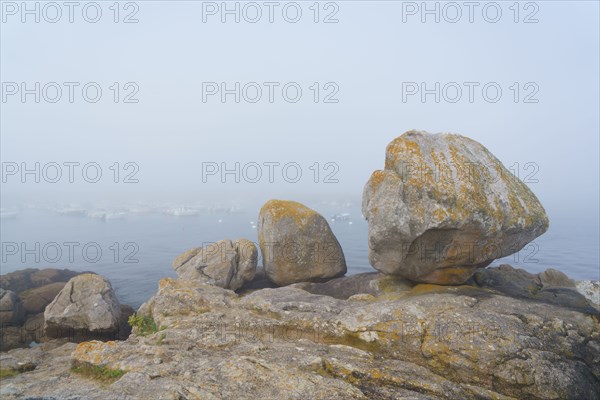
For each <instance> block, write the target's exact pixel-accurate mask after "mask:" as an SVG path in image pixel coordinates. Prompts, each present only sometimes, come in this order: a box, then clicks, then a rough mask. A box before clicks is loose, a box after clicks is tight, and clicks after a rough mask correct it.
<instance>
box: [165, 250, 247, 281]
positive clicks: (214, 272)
mask: <svg viewBox="0 0 600 400" xmlns="http://www.w3.org/2000/svg"><path fill="white" fill-rule="evenodd" d="M257 262H258V250H257V249H256V245H254V243H252V242H251V241H250V240H247V239H239V240H236V241H235V242H232V241H231V240H228V239H226V240H221V241H218V242H216V243H211V244H209V245H207V246H205V247H198V248H195V249H192V250H188V251H186V252H185V253H183V254H182V255H180V256H179V257H177V258H176V259H175V260H174V261H173V269H174V270H175V272H176V273H177V275H178V276H179V277H180V278H181V279H188V280H199V281H201V282H203V283H206V284H210V285H215V286H218V287H222V288H224V289H231V290H237V289H239V288H241V287H242V286H243V285H244V284H245V283H247V282H250V281H251V280H252V279H253V278H254V275H255V274H256V264H257Z"/></svg>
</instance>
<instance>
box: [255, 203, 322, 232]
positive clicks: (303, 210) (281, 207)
mask: <svg viewBox="0 0 600 400" xmlns="http://www.w3.org/2000/svg"><path fill="white" fill-rule="evenodd" d="M267 212H268V213H269V214H270V215H271V218H272V219H273V222H277V221H278V220H280V219H282V218H291V219H292V220H293V221H294V223H295V224H296V225H298V226H300V227H303V226H305V225H306V224H307V223H308V222H309V221H310V220H311V219H312V218H313V217H314V216H315V215H318V214H317V212H316V211H315V210H313V209H311V208H308V207H306V206H305V205H303V204H300V203H298V202H295V201H288V200H269V201H267V202H266V203H265V205H264V206H263V207H262V208H261V210H260V215H261V216H263V215H264V214H265V213H267Z"/></svg>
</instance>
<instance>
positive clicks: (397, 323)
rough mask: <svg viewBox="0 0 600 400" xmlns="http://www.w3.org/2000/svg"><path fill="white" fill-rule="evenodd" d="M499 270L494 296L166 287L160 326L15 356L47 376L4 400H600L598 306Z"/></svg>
mask: <svg viewBox="0 0 600 400" xmlns="http://www.w3.org/2000/svg"><path fill="white" fill-rule="evenodd" d="M491 270H492V274H493V276H490V277H488V278H489V279H485V280H482V281H481V282H482V284H484V286H483V287H482V286H480V285H479V284H478V283H477V282H476V280H475V279H472V280H470V281H469V283H468V284H465V285H461V286H442V285H433V284H415V283H410V282H406V281H404V280H402V279H400V278H398V277H393V276H386V275H384V274H381V273H376V272H374V273H370V274H362V275H361V276H358V277H354V276H350V277H343V278H338V279H334V280H330V281H328V282H325V283H310V284H308V286H307V289H310V290H313V291H315V292H317V291H319V292H321V293H325V292H328V291H332V290H337V288H345V292H344V294H343V296H338V298H334V297H332V296H329V295H323V294H314V293H309V292H307V291H306V290H303V289H300V286H301V284H300V283H299V284H297V285H289V286H285V287H279V288H267V289H260V290H255V291H253V292H249V293H248V294H246V295H239V294H238V293H235V292H233V291H231V290H226V289H223V288H219V287H217V286H214V285H206V284H204V283H202V282H201V281H199V280H182V279H163V280H161V282H160V284H159V290H158V293H156V294H155V295H154V296H153V297H152V298H151V299H150V300H149V301H148V302H146V303H145V304H144V305H143V306H142V307H141V308H140V310H139V311H138V314H139V315H140V316H144V317H145V318H146V319H147V320H148V321H151V322H152V323H153V326H154V327H155V329H153V330H150V331H146V332H144V333H143V334H142V333H141V332H140V334H137V333H136V334H133V335H131V336H130V337H129V338H128V339H127V340H125V341H122V342H100V341H95V340H94V341H87V342H83V343H80V344H78V345H77V346H76V347H75V346H74V345H72V344H66V345H62V346H59V347H56V345H53V346H52V347H50V348H51V350H49V351H50V352H52V354H53V357H54V358H50V357H44V356H43V354H44V353H43V352H42V353H39V354H38V350H37V349H31V350H27V351H26V350H18V351H12V352H10V353H9V354H8V355H6V356H3V358H2V361H3V363H5V365H7V366H9V368H17V367H18V366H19V365H21V364H23V363H27V362H34V363H35V364H36V365H37V367H36V368H35V369H34V370H33V371H29V372H25V373H22V374H20V375H16V376H14V377H12V378H9V379H7V380H6V381H5V382H3V390H5V392H3V396H4V397H6V398H7V399H17V398H24V397H44V398H50V397H53V398H73V397H81V398H88V399H102V400H106V399H148V398H166V399H171V398H173V399H175V398H202V399H218V398H264V399H276V398H282V397H283V398H286V399H287V398H289V399H305V398H323V399H324V398H327V399H390V400H391V399H397V398H411V399H423V400H424V399H428V400H432V399H448V398H451V399H467V400H468V399H473V400H474V399H506V400H509V399H522V398H527V399H573V400H575V399H590V400H598V399H600V391H598V388H599V387H600V385H599V382H600V329H599V328H600V317H599V315H600V311H598V310H597V309H595V308H593V307H592V308H586V307H579V306H577V304H578V302H579V300H581V301H583V302H584V303H585V301H586V300H585V298H584V297H583V296H582V295H579V294H578V293H577V292H575V291H573V288H572V287H571V286H562V285H564V284H566V285H570V282H568V281H565V280H564V279H554V280H553V284H552V285H547V286H546V287H545V289H544V284H543V283H542V281H543V280H544V279H546V278H547V275H550V276H554V277H558V278H560V276H558V275H557V274H556V273H555V272H552V271H550V272H548V273H542V274H536V275H532V274H529V275H526V274H523V273H521V272H520V270H517V269H514V268H512V267H511V268H509V267H508V266H504V267H502V268H492V269H491ZM478 273H479V271H478ZM515 274H519V275H520V276H521V278H520V282H521V283H523V285H522V284H518V285H516V286H517V287H520V288H521V289H525V288H526V287H527V285H525V282H529V283H530V284H532V285H534V286H535V287H536V289H535V290H537V291H541V290H555V292H554V293H555V297H556V299H555V300H550V299H549V298H547V297H545V296H541V297H538V298H529V297H526V296H520V295H517V294H518V293H522V292H519V290H517V289H516V288H513V289H514V290H513V292H508V291H507V290H505V288H504V286H505V285H504V282H506V281H507V280H510V279H512V278H511V277H513V276H514V275H515ZM561 282H562V283H561ZM556 289H564V291H563V290H558V291H557V290H556ZM567 291H569V292H568V293H567ZM332 293H333V292H332ZM509 293H513V294H509ZM564 296H566V297H564ZM577 296H579V297H578V298H577ZM563 298H564V299H575V300H576V301H575V302H574V303H570V304H567V305H562V304H561V301H560V300H561V299H563ZM568 301H570V300H568ZM581 304H583V303H581ZM70 352H72V353H71V354H70V357H69V356H68V354H69V353H70ZM32 354H36V355H35V357H32V356H31V355H32ZM50 366H51V367H50ZM72 367H74V369H71V368H72ZM81 370H83V371H88V374H87V375H84V376H81V375H80V374H79V373H78V372H77V371H81ZM90 377H92V378H93V377H96V378H97V379H99V380H100V381H95V380H94V379H90ZM107 379H110V380H108V381H107ZM4 397H3V398H4Z"/></svg>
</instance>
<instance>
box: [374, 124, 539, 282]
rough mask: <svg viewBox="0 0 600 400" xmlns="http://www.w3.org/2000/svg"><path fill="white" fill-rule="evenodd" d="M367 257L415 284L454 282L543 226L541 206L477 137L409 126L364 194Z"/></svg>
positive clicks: (525, 240)
mask: <svg viewBox="0 0 600 400" xmlns="http://www.w3.org/2000/svg"><path fill="white" fill-rule="evenodd" d="M362 208H363V215H364V216H365V218H366V219H367V221H368V224H369V261H370V263H371V265H372V266H373V267H374V268H375V269H377V270H379V271H381V272H384V273H388V274H395V275H400V276H402V277H404V278H408V279H411V280H414V281H417V282H425V283H438V284H459V283H463V282H465V281H466V280H467V279H468V278H469V277H471V275H473V273H474V272H475V270H476V269H477V268H479V267H485V266H487V265H489V264H490V263H491V262H492V261H493V260H494V259H496V258H500V257H504V256H507V255H509V254H512V253H515V252H517V251H519V250H520V249H522V248H523V247H524V246H525V245H526V244H527V243H529V242H530V241H531V240H533V239H535V238H536V237H538V236H539V235H541V234H542V233H544V232H545V231H546V230H547V229H548V217H547V216H546V212H545V211H544V208H543V207H542V205H541V204H540V202H539V201H538V199H537V198H536V197H535V195H534V194H533V193H532V192H531V190H529V188H528V187H527V186H526V185H525V184H524V183H523V182H522V181H520V180H519V179H517V178H516V177H514V175H513V174H511V173H510V172H509V171H508V170H507V169H506V168H505V167H504V166H503V165H502V163H501V162H500V161H499V160H498V159H497V158H496V157H494V156H493V155H492V154H491V153H490V152H489V151H488V150H487V149H486V148H485V147H483V146H482V145H481V144H479V143H478V142H476V141H474V140H472V139H469V138H467V137H464V136H460V135H455V134H447V133H440V134H430V133H427V132H422V131H409V132H406V133H405V134H403V135H402V136H400V137H398V138H396V139H394V140H393V141H392V142H391V143H390V144H389V145H388V146H387V149H386V158H385V168H384V169H383V170H377V171H375V172H373V174H372V175H371V178H370V179H369V181H368V182H367V184H366V186H365V188H364V192H363V205H362Z"/></svg>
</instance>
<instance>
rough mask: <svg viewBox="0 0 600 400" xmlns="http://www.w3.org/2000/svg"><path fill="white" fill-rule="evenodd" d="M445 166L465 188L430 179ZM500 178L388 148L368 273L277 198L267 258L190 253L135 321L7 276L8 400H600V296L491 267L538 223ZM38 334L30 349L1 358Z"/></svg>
mask: <svg viewBox="0 0 600 400" xmlns="http://www.w3.org/2000/svg"><path fill="white" fill-rule="evenodd" d="M450 165H452V166H453V167H454V168H455V170H456V171H463V174H461V176H459V177H456V176H454V177H452V179H451V181H450V182H445V181H442V178H443V177H446V178H448V175H447V174H448V173H449V166H450ZM435 171H437V172H435ZM509 175H510V174H509V173H508V171H507V170H506V169H505V168H504V166H502V164H501V163H500V162H499V161H498V160H497V159H496V158H495V157H494V156H493V155H492V154H491V153H489V151H487V149H485V148H484V147H483V146H482V145H480V144H479V143H477V142H474V141H472V140H471V139H468V138H465V137H462V136H459V135H448V134H438V135H431V134H427V133H425V132H419V131H411V132H407V133H406V134H404V135H402V136H400V137H399V138H397V139H395V140H394V141H392V143H390V145H389V146H388V148H387V149H386V161H385V168H384V170H380V171H375V172H374V173H373V175H372V176H371V179H370V180H369V182H368V183H367V185H366V186H365V190H364V193H363V214H364V215H365V217H366V219H367V221H368V223H369V261H370V263H371V265H372V266H373V267H374V268H375V270H376V271H373V272H370V273H362V274H357V275H351V276H346V275H345V274H346V272H347V271H346V263H345V258H344V254H343V249H342V248H341V246H340V244H339V242H338V240H337V239H336V238H335V235H334V234H333V232H332V231H331V229H330V227H329V225H328V223H327V221H326V220H325V219H324V218H323V217H322V216H321V215H320V214H319V213H318V212H316V211H315V210H312V209H310V208H308V207H306V206H304V205H302V204H300V203H297V202H293V201H282V200H271V201H268V202H267V203H265V205H264V206H263V207H262V209H261V210H260V212H259V219H258V244H259V246H258V247H259V248H257V247H256V246H255V245H254V243H253V242H252V241H250V240H248V239H237V240H229V239H225V240H222V241H220V242H217V243H214V244H212V245H208V246H205V247H201V248H200V247H198V248H194V249H190V250H188V251H186V252H184V253H183V254H181V255H180V256H179V257H177V258H176V259H175V260H174V261H173V265H172V267H173V269H174V270H175V272H176V273H177V275H178V278H177V279H170V278H169V279H162V280H161V281H160V282H159V283H158V291H157V293H156V294H155V295H154V296H153V297H151V298H150V299H149V300H148V301H147V302H146V303H144V304H143V305H142V306H141V307H140V308H139V309H138V310H137V312H135V313H133V310H131V308H130V307H128V306H125V305H121V304H119V302H118V300H117V298H116V296H115V294H114V291H113V290H112V286H111V284H110V282H109V281H108V280H106V279H105V278H104V277H102V276H100V275H96V274H93V273H83V274H77V273H73V272H72V271H67V270H62V271H60V270H33V269H31V270H26V271H19V272H16V273H11V274H7V275H4V276H2V277H0V288H1V289H0V290H1V293H0V322H1V323H2V325H3V329H2V346H3V347H2V350H3V352H2V353H0V362H1V372H2V373H1V375H0V379H1V380H0V395H1V397H2V398H3V399H4V398H6V399H27V398H29V399H41V398H43V399H57V400H58V399H103V400H104V399H154V398H156V399H222V398H244V399H254V398H264V399H280V398H286V399H600V305H599V303H600V299H599V296H600V283H599V282H597V281H582V282H574V281H573V280H572V279H570V278H569V277H567V276H566V275H565V274H564V273H562V272H560V271H557V270H555V269H551V268H550V269H547V270H546V271H544V272H542V273H538V274H531V273H528V272H527V271H524V270H521V269H515V268H513V267H512V266H510V265H501V266H499V267H488V265H489V264H490V263H491V262H492V261H493V260H494V259H496V258H499V257H502V256H504V255H506V254H511V253H512V252H514V251H518V250H519V249H521V248H522V247H523V246H525V245H526V244H527V243H528V242H530V241H531V240H533V239H534V238H535V237H537V236H539V235H541V234H542V233H543V232H545V231H546V229H547V228H548V218H547V216H546V214H545V211H544V209H543V207H542V206H541V204H540V203H539V201H538V200H537V198H536V197H535V195H534V194H533V193H532V192H531V191H530V190H529V189H528V188H527V187H526V186H525V185H524V184H523V183H522V182H521V181H519V180H518V179H517V180H516V179H514V178H513V177H512V176H509ZM259 251H260V254H261V255H262V260H263V262H262V264H263V265H262V266H259V265H258V254H259ZM36 322H37V326H38V328H37V331H36V334H37V336H35V342H37V343H36V345H35V346H33V347H31V348H12V347H18V346H21V347H22V346H27V345H28V344H29V342H30V341H31V337H28V336H26V337H25V338H24V337H23V335H22V332H23V331H24V330H25V331H27V330H28V329H29V330H31V327H32V326H33V325H34V324H35V323H36ZM40 322H41V324H40ZM7 325H11V326H8V327H7ZM11 329H12V330H11ZM11 335H12V336H11ZM15 335H16V337H17V339H18V340H17V339H15ZM11 348H12V349H11ZM6 350H8V351H6Z"/></svg>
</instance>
